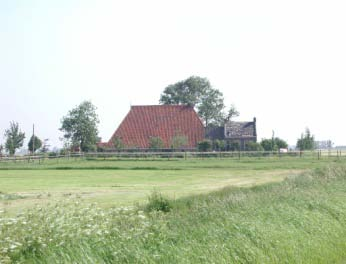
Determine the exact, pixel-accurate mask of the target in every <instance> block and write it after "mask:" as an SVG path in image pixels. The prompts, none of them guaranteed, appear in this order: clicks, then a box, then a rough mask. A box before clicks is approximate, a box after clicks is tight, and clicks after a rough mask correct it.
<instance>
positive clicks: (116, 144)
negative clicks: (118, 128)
mask: <svg viewBox="0 0 346 264" xmlns="http://www.w3.org/2000/svg"><path fill="white" fill-rule="evenodd" d="M112 144H113V147H114V148H115V149H117V150H119V149H123V148H124V143H123V141H122V140H121V138H120V137H113V139H112Z"/></svg>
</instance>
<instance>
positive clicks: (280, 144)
mask: <svg viewBox="0 0 346 264" xmlns="http://www.w3.org/2000/svg"><path fill="white" fill-rule="evenodd" d="M260 144H261V146H262V147H263V149H264V150H265V151H277V150H278V149H281V148H287V147H288V144H287V142H286V141H285V140H283V139H281V138H278V137H276V138H271V139H269V138H264V139H262V140H261V143H260Z"/></svg>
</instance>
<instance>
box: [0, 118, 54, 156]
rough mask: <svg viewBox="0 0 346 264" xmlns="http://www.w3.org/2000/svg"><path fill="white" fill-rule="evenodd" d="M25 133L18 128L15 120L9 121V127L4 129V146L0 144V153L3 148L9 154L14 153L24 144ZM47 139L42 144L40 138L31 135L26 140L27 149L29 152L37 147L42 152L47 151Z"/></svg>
mask: <svg viewBox="0 0 346 264" xmlns="http://www.w3.org/2000/svg"><path fill="white" fill-rule="evenodd" d="M24 139H25V133H24V132H22V131H21V130H20V128H19V124H18V123H17V122H14V121H12V122H10V127H9V128H8V129H6V130H5V147H4V146H2V145H0V155H1V154H2V152H3V150H4V149H5V150H6V151H7V152H8V153H9V154H10V155H14V154H15V152H16V150H17V149H19V148H21V147H22V146H23V144H24ZM47 141H48V139H46V140H45V141H44V144H43V142H42V140H41V139H40V138H38V137H37V136H35V135H32V136H31V138H30V140H29V142H28V149H29V151H30V152H31V153H35V152H36V151H37V150H38V149H40V150H41V151H42V152H47V151H48V144H47Z"/></svg>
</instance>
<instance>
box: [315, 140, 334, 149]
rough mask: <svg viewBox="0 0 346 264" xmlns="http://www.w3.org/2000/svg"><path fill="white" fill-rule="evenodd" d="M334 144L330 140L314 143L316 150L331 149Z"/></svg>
mask: <svg viewBox="0 0 346 264" xmlns="http://www.w3.org/2000/svg"><path fill="white" fill-rule="evenodd" d="M333 145H334V143H333V142H332V141H331V140H321V141H315V148H316V149H331V148H333Z"/></svg>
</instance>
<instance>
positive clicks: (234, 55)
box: [0, 0, 346, 146]
mask: <svg viewBox="0 0 346 264" xmlns="http://www.w3.org/2000/svg"><path fill="white" fill-rule="evenodd" d="M345 14H346V1H341V0H340V1H334V0H329V1H318V0H317V1H316V0H315V1H304V0H299V1H295V0H293V1H292V0H291V1H278V0H276V1H274V0H273V1H258V0H257V1H256V0H254V1H246V0H245V1H218V0H213V1H203V0H199V1H195V0H193V1H188V0H185V1H181V0H174V1H164V0H161V1H153V0H146V1H140V0H138V1H134V0H127V1H101V0H94V1H93V0H87V1H86V0H81V1H77V0H64V1H48V0H42V1H29V0H22V1H19V0H17V1H15V0H0V113H1V114H0V144H1V143H3V142H4V137H3V136H2V135H3V133H4V131H5V129H6V128H8V127H9V122H10V121H11V120H14V121H17V122H19V124H20V127H21V128H22V130H23V131H25V132H26V134H27V139H28V138H29V137H30V134H31V127H32V124H33V123H35V126H36V132H37V135H38V136H39V137H41V138H42V139H43V138H49V139H50V143H51V145H52V146H60V145H61V143H60V141H59V137H61V136H62V134H61V133H60V132H59V131H58V128H59V127H60V120H61V118H62V117H63V116H64V115H66V114H67V112H68V111H69V110H70V109H72V108H73V107H75V106H76V105H78V104H79V103H80V102H82V101H83V100H91V101H92V102H93V104H94V105H96V106H97V107H98V110H97V113H98V115H99V118H100V126H99V130H100V136H101V137H102V138H103V140H104V141H105V140H108V139H109V137H110V136H111V134H112V133H113V132H114V130H115V129H116V128H117V126H118V125H119V124H120V122H121V120H122V119H123V118H124V117H125V115H126V114H127V112H128V111H129V108H130V105H131V104H132V105H136V104H141V105H145V104H157V103H158V100H159V97H160V93H161V92H162V91H163V89H164V88H165V87H166V86H167V85H169V84H172V83H175V82H177V81H180V80H182V79H185V78H187V77H189V76H191V75H198V76H201V77H207V78H208V79H209V80H210V82H211V84H212V85H213V86H214V87H215V88H217V89H219V90H221V91H222V92H223V94H224V96H225V103H226V104H228V105H230V104H231V103H234V104H235V105H236V106H237V108H238V110H239V111H240V117H239V118H238V119H239V120H252V118H253V117H254V116H256V117H257V125H258V127H257V130H258V137H259V139H261V138H263V137H271V133H272V130H274V131H275V135H276V136H279V137H281V138H283V139H285V140H287V141H288V142H289V144H292V145H294V144H295V143H296V139H297V138H298V137H299V136H300V134H301V133H302V132H303V131H304V130H305V127H309V128H310V130H311V131H312V133H313V134H314V135H315V137H316V139H318V140H326V139H331V140H332V141H333V142H335V144H336V145H346V138H345V132H346V131H345V130H346V125H345V123H344V113H345V111H344V109H343V106H344V101H345V96H344V91H345V87H346V74H345V73H346V16H345Z"/></svg>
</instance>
